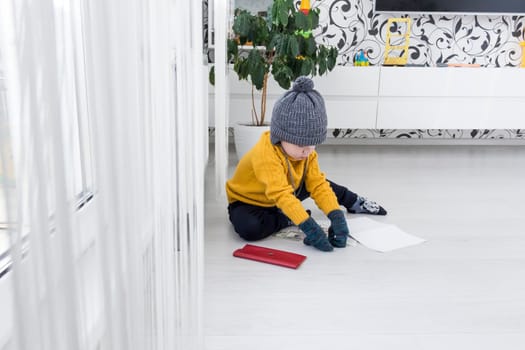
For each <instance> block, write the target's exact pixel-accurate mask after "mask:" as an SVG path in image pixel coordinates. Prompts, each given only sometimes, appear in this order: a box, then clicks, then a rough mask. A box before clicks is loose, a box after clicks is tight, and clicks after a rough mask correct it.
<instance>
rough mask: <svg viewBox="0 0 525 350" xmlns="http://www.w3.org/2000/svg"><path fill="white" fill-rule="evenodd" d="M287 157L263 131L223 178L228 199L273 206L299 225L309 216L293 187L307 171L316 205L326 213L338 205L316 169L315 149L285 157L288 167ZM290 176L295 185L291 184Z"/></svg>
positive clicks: (307, 182)
mask: <svg viewBox="0 0 525 350" xmlns="http://www.w3.org/2000/svg"><path fill="white" fill-rule="evenodd" d="M286 158H287V156H286V154H284V153H283V150H282V148H281V147H280V146H279V145H273V144H272V143H271V141H270V132H269V131H267V132H265V133H264V134H263V135H262V136H261V138H260V139H259V141H258V142H257V144H256V145H255V146H254V147H253V148H252V149H251V150H250V151H249V152H248V153H246V154H245V155H244V157H243V158H242V159H241V160H240V162H239V164H238V165H237V169H236V170H235V173H234V174H233V177H232V178H231V179H229V180H228V181H227V182H226V193H227V196H228V202H229V203H233V202H235V201H241V202H244V203H247V204H252V205H257V206H260V207H273V206H276V207H278V208H279V209H281V210H282V212H283V213H284V214H285V215H286V216H288V217H289V218H290V220H292V221H293V223H294V224H296V225H298V224H300V223H302V222H304V221H305V220H306V219H308V213H307V212H306V210H305V209H304V207H303V206H302V204H301V201H300V200H299V199H297V198H296V197H295V195H294V190H297V189H298V187H299V185H300V182H301V179H302V178H303V173H304V172H306V174H305V177H304V185H305V186H306V190H307V191H308V192H310V197H311V198H312V199H313V200H314V201H315V203H316V204H317V206H318V207H319V209H321V210H322V211H323V212H324V213H325V214H328V213H330V212H331V211H332V210H335V209H339V204H338V203H337V198H336V196H335V194H334V192H333V191H332V188H331V187H330V184H329V183H328V181H326V177H325V175H324V174H323V173H322V172H321V170H320V169H319V163H318V161H317V152H315V151H314V152H312V153H311V154H310V156H309V157H308V159H307V160H293V159H290V158H288V162H289V164H290V167H288V162H287V159H286ZM305 163H306V169H305ZM289 169H290V171H289ZM291 179H293V184H294V185H295V188H293V187H292V181H291Z"/></svg>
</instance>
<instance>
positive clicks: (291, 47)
mask: <svg viewBox="0 0 525 350" xmlns="http://www.w3.org/2000/svg"><path fill="white" fill-rule="evenodd" d="M288 52H289V53H290V55H291V56H292V57H296V56H297V55H299V43H298V42H297V38H296V37H295V36H293V35H290V36H289V39H288Z"/></svg>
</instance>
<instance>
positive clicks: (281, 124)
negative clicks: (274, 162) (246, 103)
mask: <svg viewBox="0 0 525 350" xmlns="http://www.w3.org/2000/svg"><path fill="white" fill-rule="evenodd" d="M326 128H327V117H326V108H325V104H324V100H323V97H322V96H321V94H319V92H317V91H316V90H314V82H313V81H312V79H310V78H308V77H299V78H297V79H296V80H295V82H294V85H293V88H292V90H290V91H287V92H286V93H285V94H284V95H283V96H281V98H279V100H277V102H276V103H275V105H274V107H273V112H272V122H271V126H270V138H271V141H272V143H273V144H276V143H278V142H280V141H286V142H289V143H292V144H294V145H298V146H314V145H319V144H321V143H323V142H324V141H325V140H326V131H327V130H326Z"/></svg>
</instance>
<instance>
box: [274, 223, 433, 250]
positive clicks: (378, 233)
mask: <svg viewBox="0 0 525 350" xmlns="http://www.w3.org/2000/svg"><path fill="white" fill-rule="evenodd" d="M346 222H347V223H348V228H349V229H350V235H351V236H352V238H353V239H349V240H348V241H347V243H346V245H349V246H356V245H357V243H356V242H358V243H360V244H361V245H363V246H365V247H367V248H370V249H372V250H375V251H378V252H388V251H391V250H395V249H400V248H404V247H409V246H412V245H416V244H420V243H423V242H425V240H424V239H423V238H419V237H416V236H413V235H410V234H408V233H406V232H404V231H402V230H401V229H400V228H399V227H397V226H396V225H392V224H383V223H381V222H378V221H375V220H372V219H369V218H366V217H358V218H355V219H347V220H346ZM317 223H318V224H319V226H321V228H322V229H323V230H324V231H325V232H328V227H330V220H328V219H321V220H317ZM275 236H276V237H279V238H286V239H293V240H296V241H300V240H301V241H302V240H303V238H304V233H303V232H302V231H301V229H299V227H297V226H290V227H287V228H284V229H282V230H281V231H279V232H277V233H276V234H275Z"/></svg>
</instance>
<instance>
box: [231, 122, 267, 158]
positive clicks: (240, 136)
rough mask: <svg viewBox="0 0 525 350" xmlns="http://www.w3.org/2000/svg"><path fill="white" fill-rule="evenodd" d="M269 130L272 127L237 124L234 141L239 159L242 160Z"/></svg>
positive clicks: (234, 128)
mask: <svg viewBox="0 0 525 350" xmlns="http://www.w3.org/2000/svg"><path fill="white" fill-rule="evenodd" d="M269 130H270V125H263V126H255V125H246V124H238V123H237V124H235V125H234V126H233V140H234V142H235V151H236V153H237V157H238V159H241V158H242V156H243V155H245V154H246V152H248V151H249V150H250V149H251V148H252V147H253V146H254V145H255V144H256V143H257V141H259V139H260V138H261V135H262V134H263V133H264V132H265V131H269Z"/></svg>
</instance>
